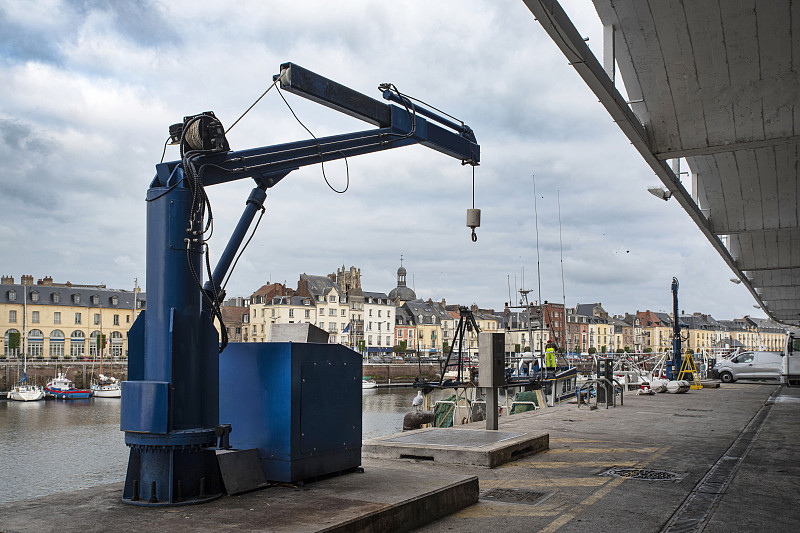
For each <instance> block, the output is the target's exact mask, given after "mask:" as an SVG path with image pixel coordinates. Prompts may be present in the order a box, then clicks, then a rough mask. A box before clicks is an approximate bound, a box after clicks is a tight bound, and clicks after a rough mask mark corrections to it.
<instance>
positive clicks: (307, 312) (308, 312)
mask: <svg viewBox="0 0 800 533" xmlns="http://www.w3.org/2000/svg"><path fill="white" fill-rule="evenodd" d="M306 318H311V311H310V310H308V309H306Z"/></svg>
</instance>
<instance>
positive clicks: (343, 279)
mask: <svg viewBox="0 0 800 533" xmlns="http://www.w3.org/2000/svg"><path fill="white" fill-rule="evenodd" d="M328 277H329V278H331V279H332V280H333V281H335V282H336V284H337V285H338V286H339V288H340V289H341V290H342V291H343V292H344V295H345V297H346V299H347V303H348V305H349V306H350V312H349V317H350V327H349V331H348V336H349V339H348V342H347V345H348V346H352V347H353V349H355V350H358V351H362V352H363V351H364V349H365V348H366V346H367V344H368V343H367V340H369V339H366V340H365V338H364V335H365V333H364V314H365V311H364V291H363V290H362V288H361V269H360V268H356V267H354V266H351V267H350V268H349V269H345V267H344V265H342V268H340V269H338V270H337V271H336V273H335V274H329V275H328ZM383 297H384V299H385V298H386V295H384V296H383ZM390 323H391V324H394V321H390ZM392 329H394V328H392ZM373 340H375V337H374V336H373ZM382 340H383V339H379V342H380V341H382ZM380 344H382V345H383V346H390V347H391V344H390V341H387V342H385V343H380Z"/></svg>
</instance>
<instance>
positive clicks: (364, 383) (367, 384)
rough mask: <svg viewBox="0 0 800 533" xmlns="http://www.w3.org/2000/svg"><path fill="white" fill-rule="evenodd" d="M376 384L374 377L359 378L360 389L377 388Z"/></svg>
mask: <svg viewBox="0 0 800 533" xmlns="http://www.w3.org/2000/svg"><path fill="white" fill-rule="evenodd" d="M377 386H378V384H377V383H375V380H374V379H370V378H363V379H362V380H361V388H362V389H374V388H377Z"/></svg>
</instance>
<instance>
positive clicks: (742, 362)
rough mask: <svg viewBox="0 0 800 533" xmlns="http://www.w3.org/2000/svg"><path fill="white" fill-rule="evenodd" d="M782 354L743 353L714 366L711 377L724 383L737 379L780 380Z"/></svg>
mask: <svg viewBox="0 0 800 533" xmlns="http://www.w3.org/2000/svg"><path fill="white" fill-rule="evenodd" d="M782 356H783V354H781V353H780V352H756V351H753V352H742V353H740V354H739V355H736V356H734V357H731V358H730V359H725V360H723V361H720V362H719V363H717V364H716V365H714V368H713V370H712V371H711V377H719V379H720V380H721V381H722V382H723V383H732V382H734V381H736V380H737V379H780V376H781V357H782Z"/></svg>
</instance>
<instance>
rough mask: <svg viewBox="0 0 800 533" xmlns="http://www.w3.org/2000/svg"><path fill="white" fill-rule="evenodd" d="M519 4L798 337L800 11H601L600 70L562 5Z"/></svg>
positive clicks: (704, 5) (773, 6) (670, 3)
mask: <svg viewBox="0 0 800 533" xmlns="http://www.w3.org/2000/svg"><path fill="white" fill-rule="evenodd" d="M524 2H525V4H526V5H527V6H528V8H529V9H530V11H531V13H532V14H533V15H534V16H535V17H536V19H537V20H538V22H539V23H540V24H541V25H542V27H543V28H544V29H545V31H547V33H548V34H549V35H550V37H551V38H552V39H553V41H554V42H555V44H556V45H557V46H558V47H559V48H560V49H561V51H562V52H563V53H564V55H565V56H566V58H567V60H568V61H569V62H570V64H571V65H573V67H574V68H575V70H576V71H577V72H578V74H579V75H580V76H581V77H582V78H583V80H584V81H585V82H586V84H587V85H588V86H589V87H590V88H591V89H592V91H593V92H594V93H595V94H596V95H597V97H598V98H599V99H600V102H601V103H602V104H603V105H604V106H605V108H606V109H607V110H608V112H609V113H610V114H611V116H612V118H613V119H614V121H615V122H616V123H617V124H618V125H619V127H620V128H621V129H622V131H623V132H624V133H625V135H626V136H627V137H628V138H629V139H630V140H631V142H632V143H633V145H634V146H635V147H636V148H637V150H638V151H639V152H640V154H641V155H642V157H643V158H644V159H645V161H646V162H647V163H648V164H649V165H650V166H651V168H652V169H653V170H654V171H655V173H656V174H657V175H658V177H659V178H660V179H661V181H662V183H663V184H664V186H665V188H666V189H667V190H668V191H669V192H668V193H666V194H665V195H666V196H669V195H671V196H672V197H674V198H675V199H676V200H677V201H678V202H679V203H680V204H681V206H682V207H683V208H684V210H685V211H686V212H687V213H688V215H689V216H690V217H691V218H692V220H693V221H694V222H695V223H696V224H697V226H698V228H700V230H701V231H702V232H703V234H704V235H705V236H706V237H707V238H708V240H709V241H710V242H711V244H712V245H713V246H714V248H715V249H716V250H717V251H718V252H719V254H720V255H721V256H722V257H723V259H724V260H725V262H726V263H727V264H728V265H729V266H730V268H731V269H732V270H733V272H734V273H735V274H736V277H737V278H738V279H739V280H740V281H741V282H742V283H743V284H744V285H745V286H747V288H748V289H749V291H750V293H751V294H752V295H753V297H754V298H755V299H756V301H757V302H758V305H760V306H761V307H762V309H764V310H765V312H766V313H767V314H768V315H769V316H770V317H771V318H773V319H774V320H777V321H779V322H782V323H784V324H788V325H793V326H798V325H800V209H798V200H799V199H800V179H798V178H800V170H799V169H798V156H799V155H800V74H799V73H800V3H799V2H792V1H791V0H775V1H770V2H758V1H756V0H749V1H741V2H701V1H694V0H692V1H681V0H613V1H612V0H594V6H595V9H596V10H597V13H598V15H599V16H600V20H601V22H602V23H603V28H604V42H603V58H602V61H601V60H599V59H598V58H596V57H595V56H594V54H593V53H592V52H591V51H590V50H589V48H588V46H587V45H586V43H585V42H584V40H583V37H582V36H581V34H580V33H579V32H578V30H577V29H576V28H575V26H574V25H573V23H572V21H571V20H570V19H569V17H568V16H567V15H566V13H565V12H564V10H563V9H562V8H561V6H560V5H559V4H558V2H556V1H554V0H524ZM617 69H618V72H617ZM620 75H621V77H622V81H623V82H624V86H625V89H626V92H627V97H628V98H627V99H626V98H624V97H623V96H622V95H621V93H620V92H619V91H618V90H617V88H616V85H615V81H618V80H616V79H615V78H617V76H620ZM681 160H682V161H685V164H687V165H688V167H689V170H690V179H691V187H690V188H691V190H687V188H686V187H685V186H684V185H683V184H682V183H681V180H679V179H678V178H679V176H680V172H679V170H678V168H679V164H676V162H679V161H681ZM688 182H689V180H688V179H687V180H686V183H687V186H688ZM665 192H666V191H665Z"/></svg>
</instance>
